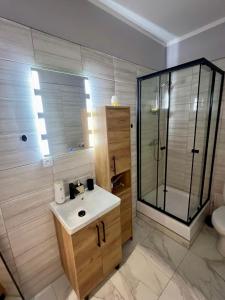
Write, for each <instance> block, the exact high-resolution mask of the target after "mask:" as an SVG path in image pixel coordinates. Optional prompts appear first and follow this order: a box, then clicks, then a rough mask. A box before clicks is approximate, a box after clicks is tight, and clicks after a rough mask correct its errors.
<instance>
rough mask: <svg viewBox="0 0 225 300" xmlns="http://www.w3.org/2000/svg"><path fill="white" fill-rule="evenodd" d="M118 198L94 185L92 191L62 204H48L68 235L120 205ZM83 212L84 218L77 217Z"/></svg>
mask: <svg viewBox="0 0 225 300" xmlns="http://www.w3.org/2000/svg"><path fill="white" fill-rule="evenodd" d="M120 201H121V200H120V198H118V197H117V196H115V195H113V194H111V193H109V192H107V191H106V190H104V189H102V188H100V187H99V186H97V185H95V189H94V190H93V191H85V192H84V193H83V194H81V195H79V196H77V197H76V198H75V199H73V200H68V201H66V202H65V203H63V204H57V203H55V202H51V203H50V208H51V210H52V212H53V213H54V215H55V216H56V218H57V219H58V220H59V222H60V223H61V224H62V225H63V226H64V228H65V229H66V231H67V232H68V233H69V234H73V233H75V232H77V231H78V230H80V229H81V228H83V227H85V226H86V225H88V224H90V223H91V222H93V221H94V220H96V219H97V218H99V217H101V216H102V215H104V214H105V213H107V212H109V211H110V210H111V209H113V208H115V207H116V206H119V205H120ZM80 211H85V215H84V216H79V215H78V213H79V212H80Z"/></svg>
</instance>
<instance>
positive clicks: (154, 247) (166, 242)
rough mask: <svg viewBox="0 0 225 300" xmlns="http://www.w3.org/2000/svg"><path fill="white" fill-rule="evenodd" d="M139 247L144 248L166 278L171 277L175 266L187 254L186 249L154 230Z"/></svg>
mask: <svg viewBox="0 0 225 300" xmlns="http://www.w3.org/2000/svg"><path fill="white" fill-rule="evenodd" d="M141 245H142V246H143V247H144V248H146V251H148V252H149V255H151V256H152V258H153V259H154V261H156V262H157V263H158V264H159V265H160V266H161V268H162V269H163V271H164V272H165V273H166V274H167V276H168V277H172V275H173V273H174V271H175V270H176V268H177V266H178V265H179V264H180V262H181V261H182V259H183V258H184V257H185V255H186V254H187V252H188V249H187V248H186V247H184V246H182V245H180V244H179V243H177V242H176V241H174V240H173V239H171V238H169V237H168V236H166V235H165V234H163V233H162V232H160V231H158V230H154V231H152V232H151V233H149V234H148V236H147V238H145V239H144V240H143V241H142V242H141Z"/></svg>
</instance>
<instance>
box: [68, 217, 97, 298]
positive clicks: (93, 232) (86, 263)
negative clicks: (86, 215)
mask: <svg viewBox="0 0 225 300" xmlns="http://www.w3.org/2000/svg"><path fill="white" fill-rule="evenodd" d="M98 221H99V220H97V221H95V222H93V223H91V224H89V225H88V226H86V227H85V228H84V229H81V230H79V231H78V232H77V233H75V234H74V235H73V237H72V240H73V248H74V256H75V262H76V272H77V281H78V286H79V292H80V297H81V298H82V297H84V296H86V295H88V293H89V292H90V291H91V290H92V289H93V288H95V287H96V285H97V284H98V283H99V282H100V281H101V280H102V278H103V268H102V253H101V245H100V244H99V240H100V234H101V232H100V230H101V228H100V227H98V228H99V240H98V228H97V226H99V225H98Z"/></svg>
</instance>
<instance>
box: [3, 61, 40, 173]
mask: <svg viewBox="0 0 225 300" xmlns="http://www.w3.org/2000/svg"><path fill="white" fill-rule="evenodd" d="M30 79H31V70H30V67H29V65H24V64H21V63H17V62H11V61H4V60H0V106H1V110H0V153H1V155H0V170H4V169H9V168H13V167H17V166H21V165H26V164H29V163H32V162H35V161H38V160H40V150H39V145H38V137H37V132H36V127H35V119H34V113H33V103H32V89H31V84H30ZM23 134H26V135H27V137H28V140H27V142H26V143H24V142H23V141H22V140H21V136H22V135H23Z"/></svg>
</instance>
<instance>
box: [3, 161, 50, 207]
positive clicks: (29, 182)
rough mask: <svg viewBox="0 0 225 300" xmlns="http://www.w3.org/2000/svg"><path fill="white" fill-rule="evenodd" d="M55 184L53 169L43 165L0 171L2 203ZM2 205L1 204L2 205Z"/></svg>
mask: <svg viewBox="0 0 225 300" xmlns="http://www.w3.org/2000/svg"><path fill="white" fill-rule="evenodd" d="M52 184H53V175H52V168H51V167H48V168H43V166H42V164H41V163H38V164H33V165H27V166H22V167H18V168H14V169H9V170H5V171H0V190H1V198H0V201H1V203H3V202H5V201H7V200H9V199H10V198H12V197H16V196H19V195H22V194H25V193H30V192H32V191H37V190H40V189H43V188H46V187H50V186H52ZM0 205H1V204H0Z"/></svg>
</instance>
